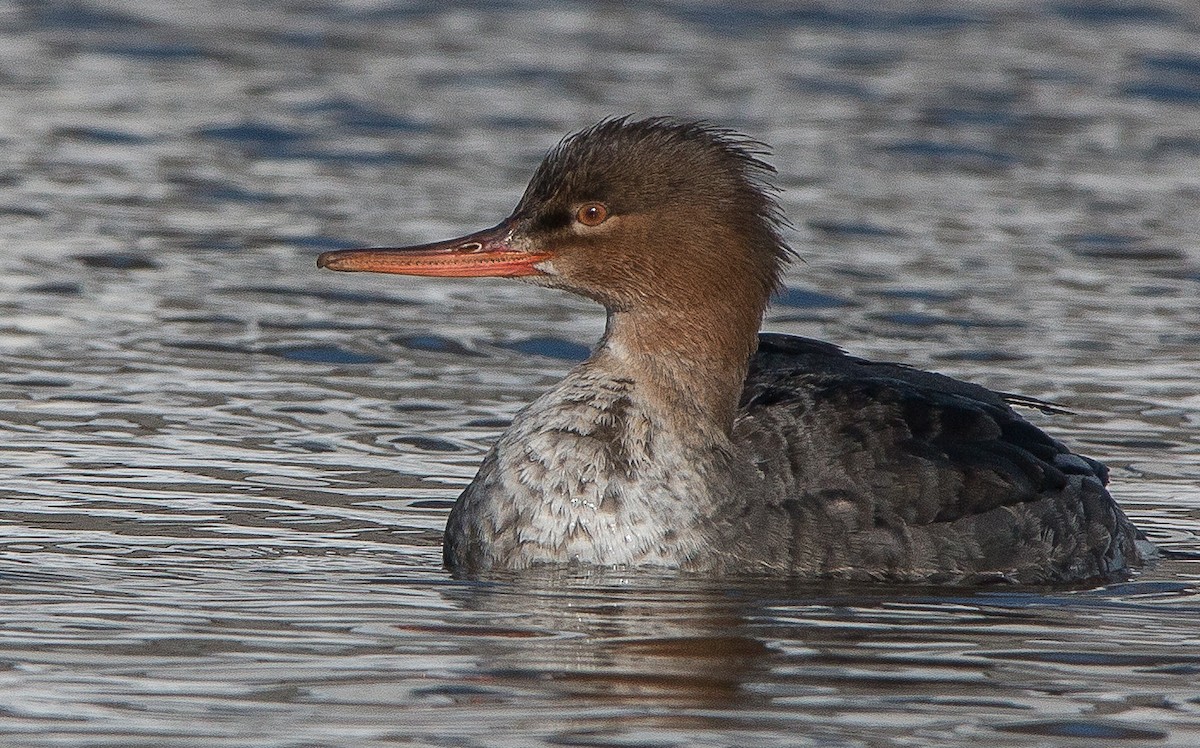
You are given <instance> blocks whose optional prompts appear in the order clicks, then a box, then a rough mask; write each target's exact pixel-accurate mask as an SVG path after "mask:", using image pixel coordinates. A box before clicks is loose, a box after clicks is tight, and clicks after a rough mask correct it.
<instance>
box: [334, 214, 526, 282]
mask: <svg viewBox="0 0 1200 748" xmlns="http://www.w3.org/2000/svg"><path fill="white" fill-rule="evenodd" d="M510 229H511V227H510V225H509V224H508V222H505V223H501V224H500V225H498V226H493V227H492V228H490V229H484V230H483V231H477V232H475V233H474V234H469V235H467V236H463V237H459V238H457V239H447V240H446V241H441V242H434V243H432V244H418V245H415V246H412V247H381V248H370V249H341V250H338V251H336V252H324V253H322V254H321V256H320V257H318V258H317V267H320V268H326V269H328V270H341V271H346V272H359V273H396V274H399V275H435V276H444V277H452V278H468V277H470V278H474V277H485V276H486V277H500V278H515V277H519V276H523V275H538V274H539V273H540V272H541V271H539V270H538V269H537V268H535V267H534V265H536V264H537V263H539V262H542V261H544V260H548V259H549V258H550V255H549V254H547V253H545V252H527V251H525V250H521V249H516V248H514V247H513V246H512V244H511V231H510Z"/></svg>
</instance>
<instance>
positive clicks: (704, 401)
mask: <svg viewBox="0 0 1200 748" xmlns="http://www.w3.org/2000/svg"><path fill="white" fill-rule="evenodd" d="M764 148H765V147H764V146H763V145H762V144H760V143H758V142H756V141H753V140H750V139H748V138H746V137H745V136H742V135H739V134H737V133H735V132H732V131H730V130H725V129H719V128H716V127H712V126H709V125H707V124H704V123H692V122H679V121H674V120H669V119H664V118H653V119H644V120H636V121H634V120H630V119H628V118H620V119H609V120H605V121H603V122H601V123H599V124H597V125H595V126H593V127H591V128H588V129H586V130H583V131H582V132H579V133H576V134H574V135H571V136H569V137H567V138H566V139H565V140H563V141H562V142H561V143H560V144H559V145H558V146H557V147H556V148H554V149H553V150H552V151H551V152H550V153H549V154H548V155H547V156H546V158H545V160H544V161H543V162H542V163H541V165H540V166H539V167H538V168H537V171H536V172H535V173H534V175H533V179H532V180H531V182H530V184H529V186H528V188H527V189H526V190H525V194H524V196H523V197H522V198H521V201H520V203H519V204H518V205H517V207H516V210H514V211H513V213H512V215H511V216H509V217H508V218H506V219H505V220H504V221H502V222H501V223H500V224H499V225H497V226H495V227H493V228H490V229H485V230H483V231H480V232H477V233H474V234H470V235H468V236H464V237H461V238H458V239H451V240H449V241H444V242H437V243H434V244H426V245H421V246H414V247H403V248H398V249H352V250H344V251H337V252H326V253H324V254H322V255H321V256H320V258H319V259H318V261H317V264H318V265H319V266H320V267H324V268H328V269H330V270H348V271H369V272H377V273H399V274H403V275H430V276H503V277H511V278H521V279H522V280H526V281H529V282H532V283H535V284H537V285H541V286H549V287H552V288H562V289H566V290H568V291H573V292H575V293H577V294H580V295H582V296H586V297H588V298H590V299H594V300H596V301H598V302H599V303H600V304H602V305H604V308H605V309H606V310H607V311H608V324H607V327H606V329H605V332H604V336H603V338H601V340H600V343H599V345H598V346H597V347H596V350H595V352H594V353H592V355H591V357H590V358H588V359H587V361H585V362H584V363H582V364H580V365H579V366H577V367H575V368H574V369H573V370H572V371H571V372H570V373H569V374H568V375H567V377H566V379H564V380H563V381H562V382H561V383H560V384H559V385H558V386H556V387H554V388H553V389H551V390H550V391H549V392H547V393H545V394H544V395H542V396H541V397H539V398H538V399H537V400H535V401H534V402H533V403H532V404H531V405H529V406H528V407H526V408H525V409H524V410H523V411H521V413H520V414H519V415H518V416H517V417H516V418H515V419H514V420H513V423H512V425H511V426H510V427H509V428H508V430H507V431H505V432H504V434H503V435H501V437H500V439H499V441H498V442H497V443H496V445H495V446H494V447H493V448H492V450H491V451H490V452H489V453H488V454H487V456H486V457H485V458H484V460H483V464H482V466H481V467H480V468H479V473H478V474H477V475H476V476H475V479H474V480H473V481H472V482H471V484H470V485H469V486H467V488H466V490H464V491H463V492H462V495H461V496H459V498H458V501H457V502H456V504H455V505H454V508H453V510H452V511H451V512H450V518H449V521H448V523H447V525H446V536H445V545H444V558H445V563H446V566H447V567H448V568H449V569H450V570H451V571H452V572H453V573H455V574H456V575H459V576H474V575H479V574H482V573H486V572H488V571H489V570H499V569H505V570H510V569H522V568H526V567H532V566H538V565H546V564H583V565H600V566H622V567H637V566H657V567H672V568H679V569H685V570H696V571H702V572H716V573H736V572H750V573H768V574H778V575H788V576H792V577H796V578H801V579H848V580H880V581H893V582H913V583H976V582H984V581H992V580H996V581H1011V582H1018V583H1054V582H1077V581H1084V580H1095V581H1099V580H1104V579H1109V578H1113V577H1116V576H1119V575H1122V574H1124V573H1126V572H1127V570H1129V569H1131V568H1132V567H1136V566H1138V565H1140V563H1141V556H1140V555H1139V551H1138V548H1137V545H1136V543H1135V540H1136V539H1137V538H1138V532H1137V530H1136V529H1135V528H1134V527H1133V525H1132V524H1131V523H1130V522H1129V520H1128V519H1126V517H1125V515H1124V514H1123V513H1122V512H1121V510H1120V508H1119V507H1118V506H1117V505H1116V503H1114V502H1113V499H1112V497H1111V496H1109V494H1108V491H1107V490H1106V489H1105V483H1106V482H1107V477H1108V471H1107V469H1106V468H1105V467H1104V466H1103V465H1102V464H1100V463H1098V462H1096V461H1094V460H1091V459H1088V458H1086V457H1081V456H1079V455H1076V454H1073V453H1072V452H1071V451H1070V450H1069V449H1067V448H1066V447H1065V446H1063V445H1062V444H1061V443H1060V442H1058V441H1056V440H1055V439H1053V438H1051V437H1050V436H1048V435H1046V434H1045V433H1044V432H1043V431H1041V430H1040V429H1039V428H1037V427H1036V426H1034V425H1033V424H1031V423H1029V422H1028V421H1026V420H1025V419H1023V418H1022V417H1021V416H1020V415H1018V414H1017V413H1016V412H1014V411H1013V409H1012V408H1011V407H1010V403H1011V404H1026V405H1029V404H1033V405H1035V406H1036V405H1039V404H1040V403H1038V402H1037V401H1033V400H1030V399H1026V398H1020V397H1016V396H1012V395H1007V394H1003V393H997V392H993V391H991V390H988V389H985V388H984V387H980V386H978V385H974V384H969V383H966V382H961V381H958V380H955V379H951V378H949V377H946V376H942V375H940V374H934V373H931V372H925V371H920V370H917V369H912V368H909V367H906V366H903V365H899V364H889V363H873V362H870V361H865V360H863V359H859V358H854V357H852V356H849V355H847V354H845V353H843V352H842V351H841V350H840V349H838V348H837V347H835V346H833V345H830V344H829V343H823V342H819V341H815V340H809V339H806V338H800V337H792V336H788V335H778V334H762V335H760V334H759V333H758V328H759V324H760V323H761V321H762V317H763V310H764V309H765V308H766V306H767V302H768V300H769V299H770V297H771V295H772V293H773V292H774V291H775V290H776V289H777V288H778V287H779V284H780V274H781V271H782V268H783V266H784V264H785V262H786V261H787V260H788V259H789V256H790V254H791V252H790V250H789V249H788V247H787V246H786V245H785V244H784V242H783V240H782V238H781V236H780V229H781V227H782V226H783V225H784V218H783V216H782V213H781V212H780V209H779V207H778V205H777V204H776V201H775V199H774V194H775V190H774V188H773V187H772V186H771V185H770V182H769V177H770V175H771V174H772V173H773V172H774V169H773V168H771V167H770V166H769V165H767V164H766V163H765V162H764V161H762V160H761V158H760V157H761V156H762V155H763V154H764V153H765V150H764Z"/></svg>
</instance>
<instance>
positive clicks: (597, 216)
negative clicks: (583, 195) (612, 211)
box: [575, 203, 608, 226]
mask: <svg viewBox="0 0 1200 748" xmlns="http://www.w3.org/2000/svg"><path fill="white" fill-rule="evenodd" d="M607 219H608V208H607V207H606V206H605V205H604V203H588V204H586V205H584V206H583V207H581V208H580V209H579V211H578V212H577V213H576V214H575V220H576V221H579V222H580V223H582V224H583V225H584V226H599V225H600V224H602V223H604V221H605V220H607Z"/></svg>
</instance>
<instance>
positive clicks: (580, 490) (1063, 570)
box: [444, 334, 1141, 584]
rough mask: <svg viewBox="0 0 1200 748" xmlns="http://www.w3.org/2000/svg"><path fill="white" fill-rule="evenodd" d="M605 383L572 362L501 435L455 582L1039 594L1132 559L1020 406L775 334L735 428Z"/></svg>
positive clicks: (1088, 479)
mask: <svg viewBox="0 0 1200 748" xmlns="http://www.w3.org/2000/svg"><path fill="white" fill-rule="evenodd" d="M604 357H605V356H604V355H601V356H600V358H604ZM602 369H603V366H602V365H597V364H594V363H593V362H591V361H589V362H588V363H585V364H583V365H581V366H580V367H578V368H577V369H576V370H575V371H573V372H571V374H570V375H569V376H568V377H567V378H566V379H565V380H564V381H563V382H562V383H560V385H559V386H557V387H555V388H554V389H552V390H551V391H549V392H547V393H546V394H545V395H543V396H542V397H541V398H539V399H538V400H537V401H535V402H534V403H533V404H531V405H530V406H529V407H528V408H527V409H525V410H524V411H523V412H522V413H521V414H520V415H519V416H518V417H517V418H516V420H515V421H514V423H513V426H512V427H511V428H510V429H509V430H508V431H507V432H505V434H504V435H503V436H502V437H501V439H500V441H499V442H498V443H497V444H496V446H495V447H494V448H493V449H492V450H491V452H490V453H489V454H488V456H487V458H486V459H485V460H484V463H483V466H482V467H481V468H480V471H479V473H478V475H477V476H476V478H475V480H474V481H473V482H472V483H471V484H470V486H468V488H467V489H466V490H465V491H464V492H463V494H462V496H461V497H460V498H459V500H458V502H457V503H456V505H455V507H454V509H453V511H452V512H451V516H450V520H449V522H448V524H447V527H446V539H445V547H444V548H445V553H444V556H445V563H446V565H447V567H448V568H450V569H451V570H454V571H455V572H456V573H459V574H462V575H467V576H471V575H477V574H480V573H483V572H486V571H488V570H490V569H496V568H502V569H520V568H527V567H531V566H540V565H549V564H562V563H571V564H586V565H605V566H611V565H621V566H643V565H645V566H665V567H675V568H680V569H687V570H692V571H702V572H718V573H740V572H750V573H769V574H780V575H787V576H790V577H798V578H802V579H812V580H817V579H841V580H849V581H890V582H897V583H953V584H961V583H984V582H996V581H1005V582H1018V583H1024V584H1045V583H1060V582H1080V581H1087V580H1097V579H1109V578H1113V577H1116V576H1119V575H1122V574H1124V573H1127V572H1128V571H1130V570H1131V569H1132V568H1134V567H1136V566H1138V565H1139V564H1140V563H1141V556H1140V553H1139V550H1138V545H1137V542H1136V541H1137V537H1138V534H1137V530H1136V529H1135V528H1134V526H1133V525H1132V523H1130V522H1129V520H1128V519H1127V518H1126V517H1125V515H1124V513H1123V512H1122V511H1121V510H1120V508H1119V507H1118V506H1117V504H1116V503H1115V502H1114V501H1113V500H1112V498H1111V497H1110V496H1109V494H1108V492H1107V490H1106V489H1105V484H1106V482H1107V478H1108V471H1107V469H1106V468H1105V467H1104V465H1102V464H1101V463H1099V462H1096V461H1094V460H1091V459H1088V458H1085V457H1081V456H1079V455H1076V454H1073V453H1071V452H1070V451H1069V450H1068V449H1067V448H1066V447H1065V446H1064V445H1063V444H1061V443H1060V442H1058V441H1056V440H1054V439H1052V438H1051V437H1049V436H1048V435H1047V434H1046V433H1045V432H1043V431H1042V430H1040V429H1038V428H1037V427H1036V426H1034V425H1033V424H1031V423H1030V422H1029V421H1027V420H1025V419H1024V418H1022V417H1021V416H1020V415H1019V414H1018V413H1017V412H1015V411H1014V410H1013V408H1012V407H1011V406H1010V404H1009V402H1008V399H1009V396H1005V395H1002V394H1000V393H996V392H993V391H991V390H988V389H986V388H983V387H979V386H977V385H972V384H969V383H966V382H961V381H958V380H955V379H952V378H949V377H945V376H941V375H938V374H933V373H930V372H924V371H920V370H916V369H911V368H907V367H904V366H900V365H896V364H880V363H873V362H868V361H864V360H862V359H857V358H853V357H851V356H848V355H846V354H845V353H843V352H842V351H841V350H839V349H838V348H836V347H835V346H833V345H830V344H828V343H824V342H821V341H816V340H810V339H807V338H800V337H794V336H787V335H777V334H764V335H762V336H761V337H760V345H759V350H758V353H757V354H756V355H755V356H754V357H753V358H752V359H751V365H750V370H749V376H748V377H747V380H746V386H745V389H744V392H743V394H742V399H741V403H740V408H739V410H738V414H737V418H736V420H735V422H734V425H733V430H732V432H731V433H730V434H729V435H728V436H726V435H724V434H722V433H720V432H717V433H701V432H688V433H677V432H675V431H674V430H673V428H672V424H671V423H669V422H668V423H663V422H661V421H660V419H659V418H658V416H657V414H658V409H657V408H655V407H654V406H653V405H652V404H651V405H648V404H645V403H643V402H640V397H639V393H638V388H637V384H636V381H634V380H631V379H627V378H621V377H619V376H618V377H612V376H605V375H603V374H600V373H599V372H598V370H602ZM1017 401H1018V402H1021V403H1023V404H1030V403H1029V401H1025V400H1023V399H1020V398H1017Z"/></svg>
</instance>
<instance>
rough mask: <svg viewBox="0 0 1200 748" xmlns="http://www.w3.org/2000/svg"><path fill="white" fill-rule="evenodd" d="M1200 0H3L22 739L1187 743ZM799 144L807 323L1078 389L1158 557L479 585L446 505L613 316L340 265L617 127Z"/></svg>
mask: <svg viewBox="0 0 1200 748" xmlns="http://www.w3.org/2000/svg"><path fill="white" fill-rule="evenodd" d="M1197 29H1200V13H1198V12H1197V11H1196V10H1195V9H1194V7H1192V6H1191V5H1190V4H1188V3H1184V2H1178V3H1169V2H1146V3H1121V4H1117V3H1099V4H1097V3H1073V2H1052V3H1036V4H1020V3H1000V2H995V3H956V4H953V5H945V6H940V5H935V4H925V5H914V4H911V3H884V4H877V3H872V4H866V3H863V4H841V3H827V4H823V5H821V6H815V5H814V6H808V7H807V9H805V10H795V9H791V8H787V7H784V6H782V5H780V6H773V7H767V8H766V9H762V8H758V9H753V10H751V9H746V8H742V9H734V10H730V9H728V8H727V7H726V6H725V5H722V4H717V3H711V4H710V3H666V2H663V3H649V4H641V5H639V6H637V9H634V8H631V7H624V6H621V5H617V4H560V3H546V4H544V5H543V4H538V3H524V2H497V3H492V4H487V5H485V6H483V7H480V8H476V9H471V8H455V7H448V6H444V5H443V4H435V3H414V4H399V3H388V2H369V1H366V0H364V1H362V2H347V3H283V2H272V1H268V2H263V3H257V4H253V5H246V4H242V3H233V2H221V1H213V2H208V3H205V4H197V3H178V4H175V3H171V2H165V1H162V2H159V1H149V2H147V1H140V2H136V3H134V2H128V3H119V2H88V3H76V2H57V1H55V0H48V1H42V2H35V1H33V0H30V1H29V2H21V3H16V4H7V5H4V4H0V146H2V147H0V238H2V242H3V243H2V244H0V271H2V272H0V284H3V285H2V286H0V312H2V316H0V400H2V402H3V405H2V406H0V475H2V476H3V490H2V491H0V513H2V514H0V520H2V521H3V532H2V534H0V541H2V547H0V605H2V608H0V609H2V610H3V611H4V615H3V618H2V623H0V743H2V744H4V745H6V746H8V745H11V746H120V747H122V748H126V747H129V746H205V747H208V746H238V747H239V748H241V747H243V746H252V747H256V748H257V747H263V748H265V747H268V746H270V747H276V746H279V747H283V746H287V747H292V746H295V747H301V746H303V747H306V748H307V747H311V746H355V747H359V746H362V747H367V748H369V747H370V746H384V745H388V746H391V745H413V746H527V745H559V746H656V747H657V746H733V745H736V746H807V745H822V746H883V745H888V746H912V745H919V746H950V745H965V744H982V745H995V746H1005V745H1011V746H1026V745H1046V746H1049V745H1131V746H1132V745H1155V746H1159V745H1162V746H1168V745H1170V746H1192V745H1196V744H1197V743H1200V695H1198V694H1200V641H1198V638H1200V636H1198V633H1197V632H1200V557H1198V554H1200V532H1198V529H1197V528H1198V527H1200V525H1198V520H1200V438H1198V436H1197V434H1198V433H1200V429H1198V427H1200V395H1198V394H1197V393H1198V389H1197V375H1198V373H1200V311H1198V310H1200V209H1198V208H1200V136H1198V135H1197V132H1198V131H1197V127H1196V124H1197V122H1198V121H1200V120H1198V117H1200V109H1198V108H1197V106H1198V105H1200V57H1197V55H1196V52H1195V50H1196V49H1198V48H1200V33H1198V32H1197ZM627 112H637V113H641V114H676V115H682V116H688V117H706V118H709V119H712V120H714V121H716V122H719V123H721V124H724V125H728V126H732V127H736V128H740V129H743V130H745V131H747V132H749V133H750V134H752V135H754V136H756V137H759V138H762V139H764V140H766V141H768V142H770V143H771V144H773V145H774V146H775V150H776V152H775V156H774V157H773V162H774V163H775V164H776V165H777V166H778V168H779V170H780V179H779V182H780V185H781V187H783V188H784V194H783V198H782V199H783V204H784V207H785V209H786V211H787V213H788V215H789V216H790V217H791V218H792V220H793V222H794V223H795V225H796V228H795V229H794V230H793V231H791V232H789V239H790V240H791V242H792V243H793V245H794V246H795V247H796V248H797V249H798V250H799V251H800V253H801V254H802V255H803V257H804V260H805V261H804V263H802V264H796V265H795V266H794V267H793V268H792V269H791V271H790V273H789V275H788V286H789V290H788V292H787V293H786V294H785V295H784V296H783V297H782V298H781V299H780V300H779V303H777V304H776V305H775V306H774V307H773V308H772V310H771V311H770V313H769V320H768V324H767V326H768V327H769V328H770V329H773V330H779V331H784V332H793V333H798V334H805V335H812V336H817V337H822V338H825V339H829V340H833V341H837V342H838V343H840V344H842V345H843V346H845V347H847V348H849V349H850V350H852V351H853V352H855V353H858V354H861V355H868V356H874V357H880V358H888V359H894V360H903V361H906V362H909V363H912V364H916V365H920V366H927V367H933V368H936V369H938V370H940V371H944V372H947V373H951V374H955V375H959V376H965V377H969V378H972V379H974V380H977V381H980V382H982V383H984V384H987V385H990V386H993V387H996V388H998V389H1003V390H1007V391H1013V392H1020V393H1023V394H1026V395H1031V396H1035V397H1042V398H1049V399H1052V400H1055V401H1059V402H1062V403H1064V404H1066V405H1067V406H1069V407H1071V408H1072V409H1073V410H1074V411H1076V415H1073V416H1053V417H1050V416H1042V415H1039V414H1033V415H1031V416H1030V417H1031V418H1034V419H1035V420H1037V421H1038V422H1039V423H1041V424H1043V425H1044V426H1045V427H1047V428H1049V429H1050V430H1052V431H1053V432H1054V433H1055V434H1056V435H1058V436H1061V437H1062V438H1064V439H1066V440H1067V441H1069V442H1070V443H1072V444H1073V445H1075V446H1077V447H1078V448H1079V449H1080V450H1081V451H1084V452H1085V453H1087V454H1091V455H1094V456H1096V457H1100V458H1103V459H1104V460H1106V461H1107V462H1108V463H1109V464H1110V465H1111V467H1112V469H1113V478H1114V493H1115V494H1116V495H1117V496H1118V497H1119V499H1120V501H1121V503H1122V504H1123V506H1125V507H1126V509H1127V511H1128V513H1129V515H1130V516H1131V517H1132V518H1133V519H1134V521H1135V522H1137V523H1138V524H1139V525H1140V526H1141V527H1143V528H1145V530H1146V531H1147V532H1148V534H1149V535H1150V536H1151V537H1153V538H1154V539H1155V540H1156V541H1157V542H1158V543H1159V544H1160V546H1161V547H1163V548H1164V549H1166V550H1167V551H1169V552H1171V554H1172V555H1170V556H1168V557H1167V558H1165V559H1164V560H1163V561H1162V562H1161V563H1160V564H1158V565H1157V566H1156V567H1155V568H1153V569H1150V570H1148V571H1146V572H1144V573H1143V574H1141V575H1139V576H1137V577H1136V578H1134V579H1133V580H1130V581H1129V582H1125V583H1121V584H1113V585H1110V586H1108V587H1105V588H1102V589H1097V590H1066V591H1052V592H1051V591H1039V590H1009V589H1002V588H992V589H985V590H979V591H965V590H962V591H945V590H888V589H852V588H828V587H820V588H803V587H794V586H787V585H781V584H778V583H768V582H765V581H764V582H760V583H750V582H746V583H742V584H739V585H736V586H735V585H729V584H725V585H722V584H721V583H715V582H712V581H708V580H701V579H691V578H682V579H681V578H676V577H672V576H657V575H653V574H639V575H637V576H636V577H621V576H619V575H611V574H610V575H601V576H598V577H595V578H586V577H582V578H558V579H551V578H536V577H534V578H527V579H517V580H508V581H504V580H499V581H497V582H494V583H489V584H470V583H462V582H455V581H453V580H450V579H449V578H448V577H447V575H446V574H445V573H444V572H443V571H442V570H441V569H440V558H439V556H440V548H439V544H440V533H441V528H442V525H443V523H444V519H445V516H446V512H447V509H448V507H449V504H450V502H451V501H452V499H453V498H454V496H455V495H456V493H457V491H458V490H459V489H460V488H461V486H463V485H464V484H465V482H466V481H467V480H468V479H469V478H470V476H471V475H472V474H473V472H474V469H475V466H476V465H477V463H478V461H479V460H480V458H481V456H482V453H483V451H484V450H485V449H486V448H487V446H488V445H489V444H490V443H491V441H492V440H493V439H494V438H495V437H496V435H497V434H498V433H499V432H500V431H501V430H502V429H503V428H504V425H505V424H506V423H507V421H508V420H509V419H510V418H511V417H512V415H513V414H514V413H515V412H516V410H517V409H518V408H519V407H520V406H521V405H522V404H523V403H525V402H527V401H528V400H529V399H530V398H531V397H532V396H533V394H534V393H536V392H538V391H540V390H542V389H544V388H545V387H546V386H548V385H549V384H550V383H551V382H553V381H555V379H556V378H558V377H560V376H561V375H562V374H563V373H564V372H565V371H566V370H567V368H569V366H570V365H571V363H572V362H573V361H574V360H576V359H577V358H578V357H579V356H580V355H582V354H581V352H582V351H584V350H586V346H587V345H589V344H590V343H591V342H592V341H594V340H595V338H596V337H597V336H598V334H599V332H600V330H601V326H602V319H601V315H600V314H599V311H598V310H597V309H596V308H595V307H593V306H592V305H590V304H588V303H586V302H583V301H580V300H576V299H572V298H570V297H567V296H565V295H562V294H559V293H555V292H549V291H544V290H538V289H534V288H530V287H526V286H522V285H519V284H516V283H513V282H504V281H494V280H479V281H447V280H419V279H402V278H386V277H370V276H363V275H353V276H344V275H339V274H333V273H325V272H318V271H317V270H316V269H315V267H314V259H315V256H316V255H317V254H318V253H319V252H320V251H323V250H326V249H331V248H339V247H345V246H353V245H358V244H382V243H387V244H392V243H399V242H410V241H421V240H429V239H435V238H440V237H444V236H450V235H454V234H457V233H462V232H465V231H468V230H474V229H477V228H480V227H482V226H486V225H491V224H492V223H494V222H495V221H496V220H498V219H499V218H501V217H503V216H504V215H505V214H506V213H507V212H508V210H509V209H510V208H511V207H512V205H514V204H515V202H516V199H517V197H518V196H519V194H520V191H521V189H522V188H523V185H524V181H525V179H526V178H527V177H528V174H529V172H530V170H531V168H532V166H533V165H534V164H535V163H536V161H537V160H538V158H539V157H540V155H541V154H542V152H544V150H545V149H546V148H548V147H549V146H551V145H552V144H553V143H554V142H555V141H556V140H557V138H559V137H561V136H562V135H563V134H565V133H567V132H570V131H572V130H574V129H578V128H579V127H581V126H584V125H586V124H589V123H591V122H593V121H595V120H597V119H599V118H600V117H602V116H605V115H612V114H622V113H627Z"/></svg>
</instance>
